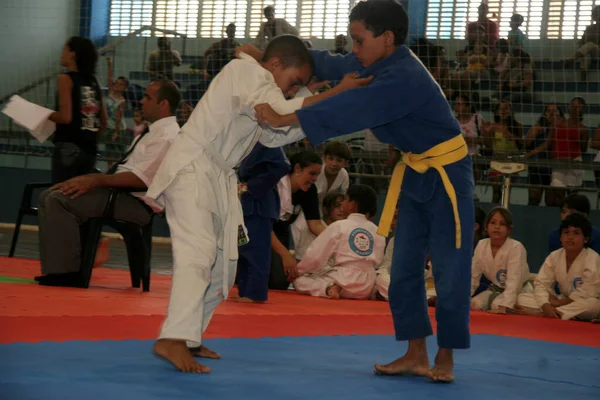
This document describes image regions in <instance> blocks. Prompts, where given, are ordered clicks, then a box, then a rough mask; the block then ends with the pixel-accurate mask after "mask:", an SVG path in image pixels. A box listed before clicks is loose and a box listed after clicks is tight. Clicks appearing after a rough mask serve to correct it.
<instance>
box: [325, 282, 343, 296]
mask: <svg viewBox="0 0 600 400" xmlns="http://www.w3.org/2000/svg"><path fill="white" fill-rule="evenodd" d="M341 293H342V288H341V287H339V286H338V285H333V286H330V287H328V288H327V296H329V298H330V299H334V300H339V299H340V298H341V297H342V296H341Z"/></svg>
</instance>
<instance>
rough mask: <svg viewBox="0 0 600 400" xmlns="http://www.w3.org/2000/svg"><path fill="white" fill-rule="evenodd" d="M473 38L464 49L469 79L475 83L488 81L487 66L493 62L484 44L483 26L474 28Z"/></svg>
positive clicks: (488, 48)
mask: <svg viewBox="0 0 600 400" xmlns="http://www.w3.org/2000/svg"><path fill="white" fill-rule="evenodd" d="M473 37H474V39H473V40H472V41H470V42H469V44H468V45H467V47H466V48H465V53H466V55H467V71H468V72H469V78H470V80H471V81H475V82H480V81H481V80H489V78H490V75H489V72H488V66H489V65H490V63H492V62H493V58H492V51H491V50H490V47H489V46H488V44H487V42H486V36H485V28H484V27H483V25H477V26H475V28H474V34H473Z"/></svg>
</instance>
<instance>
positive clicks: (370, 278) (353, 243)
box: [294, 185, 385, 300]
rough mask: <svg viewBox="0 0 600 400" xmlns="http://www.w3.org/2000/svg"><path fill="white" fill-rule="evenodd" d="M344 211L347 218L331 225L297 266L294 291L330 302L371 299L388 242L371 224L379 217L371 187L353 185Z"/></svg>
mask: <svg viewBox="0 0 600 400" xmlns="http://www.w3.org/2000/svg"><path fill="white" fill-rule="evenodd" d="M342 208H343V210H344V214H347V215H348V218H347V219H344V220H341V221H337V222H334V223H333V224H331V225H329V226H328V227H327V228H326V229H325V230H324V231H323V232H322V233H321V235H319V236H318V237H317V238H316V239H315V240H314V242H312V244H311V245H310V247H309V248H308V250H307V252H306V254H305V255H304V257H303V258H302V260H301V261H300V262H299V263H298V273H299V275H300V276H299V277H298V278H297V279H295V280H294V288H295V289H296V291H298V292H299V293H305V294H309V295H311V296H319V297H328V298H330V299H357V300H366V299H369V298H371V296H372V294H373V287H374V286H375V277H376V273H375V267H376V266H377V265H379V263H381V261H382V260H383V255H384V252H385V238H384V237H382V236H380V235H378V234H377V225H375V224H374V223H373V222H372V221H371V220H372V219H373V217H374V216H375V214H376V213H377V194H376V193H375V190H373V188H371V187H370V186H366V185H353V186H352V187H350V189H348V193H347V194H346V196H345V198H344V202H343V203H342ZM330 262H331V264H330Z"/></svg>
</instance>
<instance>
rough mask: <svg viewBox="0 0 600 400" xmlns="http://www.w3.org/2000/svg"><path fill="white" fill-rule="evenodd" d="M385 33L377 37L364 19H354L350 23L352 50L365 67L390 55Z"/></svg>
mask: <svg viewBox="0 0 600 400" xmlns="http://www.w3.org/2000/svg"><path fill="white" fill-rule="evenodd" d="M385 35H386V33H384V34H382V35H379V36H378V37H375V36H374V35H373V32H371V31H370V30H368V29H367V27H366V26H365V23H364V22H363V21H352V22H351V23H350V36H351V37H352V42H353V45H352V52H353V53H354V55H355V56H356V59H357V60H358V62H359V63H360V65H362V66H363V67H365V68H366V67H369V66H371V65H373V64H375V63H376V62H377V61H379V60H381V59H383V58H385V57H386V56H387V55H388V54H387V53H388V47H386V43H385V41H386V38H385Z"/></svg>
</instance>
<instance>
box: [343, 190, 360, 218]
mask: <svg viewBox="0 0 600 400" xmlns="http://www.w3.org/2000/svg"><path fill="white" fill-rule="evenodd" d="M357 210H358V205H357V204H356V202H355V201H353V200H350V197H348V195H345V196H344V200H343V201H342V213H343V214H344V215H345V216H348V215H350V214H354V213H356V212H357Z"/></svg>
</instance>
